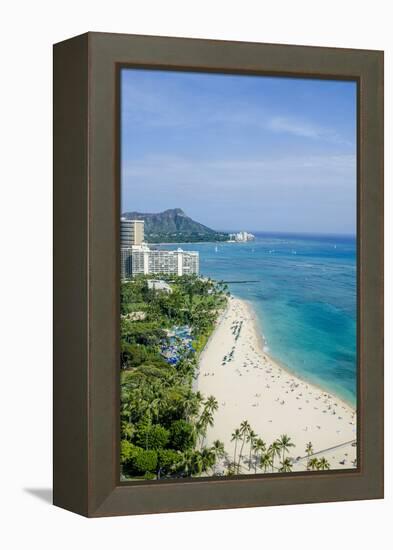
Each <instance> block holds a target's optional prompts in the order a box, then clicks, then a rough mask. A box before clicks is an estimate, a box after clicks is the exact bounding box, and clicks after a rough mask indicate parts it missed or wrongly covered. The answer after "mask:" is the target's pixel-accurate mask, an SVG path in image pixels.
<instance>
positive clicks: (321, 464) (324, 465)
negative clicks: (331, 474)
mask: <svg viewBox="0 0 393 550" xmlns="http://www.w3.org/2000/svg"><path fill="white" fill-rule="evenodd" d="M317 470H330V464H329V462H328V461H327V460H326V458H325V457H324V456H323V457H322V458H321V460H319V461H318V467H317Z"/></svg>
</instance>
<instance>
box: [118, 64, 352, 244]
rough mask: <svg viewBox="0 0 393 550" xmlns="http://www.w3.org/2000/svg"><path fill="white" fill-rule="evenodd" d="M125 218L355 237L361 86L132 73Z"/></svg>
mask: <svg viewBox="0 0 393 550" xmlns="http://www.w3.org/2000/svg"><path fill="white" fill-rule="evenodd" d="M121 86H122V87H121V94H122V101H121V135H122V147H121V157H122V159H121V174H122V178H121V179H122V181H121V184H122V210H123V211H127V210H137V211H142V212H160V211H162V210H165V209H167V208H182V209H183V210H184V211H185V212H186V213H187V214H188V215H189V216H191V217H192V218H194V219H196V220H197V221H200V222H201V223H204V224H206V225H208V226H210V227H213V228H214V229H223V230H231V229H245V230H249V231H253V230H254V231H258V230H259V231H283V232H310V233H352V234H354V233H355V228H356V85H355V83H353V82H340V81H326V80H325V81H324V80H315V79H294V78H281V77H257V76H238V75H219V74H200V73H186V72H174V71H153V70H139V69H123V70H122V81H121Z"/></svg>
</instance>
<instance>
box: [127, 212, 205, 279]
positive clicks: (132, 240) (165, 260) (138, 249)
mask: <svg viewBox="0 0 393 550" xmlns="http://www.w3.org/2000/svg"><path fill="white" fill-rule="evenodd" d="M120 246H121V250H120V254H121V278H122V279H129V278H131V277H133V276H135V275H150V274H160V273H161V274H165V275H191V274H198V273H199V253H198V252H188V251H185V250H182V249H181V248H178V249H177V250H160V249H151V248H149V246H147V244H145V243H144V221H143V220H127V219H125V218H121V221H120Z"/></svg>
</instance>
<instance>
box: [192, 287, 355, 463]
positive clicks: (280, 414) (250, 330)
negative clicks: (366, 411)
mask: <svg viewBox="0 0 393 550" xmlns="http://www.w3.org/2000/svg"><path fill="white" fill-rule="evenodd" d="M236 323H237V324H238V325H237V326H239V324H240V323H242V324H241V330H240V333H239V336H238V338H237V339H235V336H234V334H233V327H234V326H236ZM258 324H259V322H258V318H257V317H256V314H255V312H254V310H253V308H252V305H251V304H250V303H249V302H246V301H245V300H241V299H239V298H234V297H231V298H230V299H229V303H228V307H227V309H226V310H225V311H224V312H223V314H222V315H221V317H220V319H219V321H218V323H217V326H216V328H215V330H214V332H213V334H212V335H211V337H210V339H209V341H208V343H207V345H206V346H205V349H204V350H203V352H202V353H201V355H200V357H199V372H198V378H197V380H196V382H195V387H196V388H197V389H198V390H199V391H201V393H202V394H203V395H204V396H206V397H207V396H209V395H214V396H215V397H216V399H217V401H218V403H219V409H218V411H217V412H216V413H215V417H214V426H213V427H212V428H209V429H208V432H207V436H206V444H211V443H212V442H213V441H214V440H215V439H219V440H221V441H223V443H224V445H225V449H226V451H227V452H228V454H229V456H231V455H232V456H233V452H234V444H233V442H231V434H232V433H233V431H234V430H235V429H236V428H238V427H239V425H240V423H241V422H242V421H243V420H248V421H249V422H250V424H251V427H252V429H253V430H254V431H255V432H257V433H258V436H259V437H261V438H262V439H263V440H264V441H265V442H266V443H267V445H269V444H270V443H272V442H273V440H275V439H276V438H278V437H279V436H280V435H281V434H284V433H285V434H287V435H289V436H290V437H291V439H292V441H293V442H294V443H295V445H296V447H295V448H294V449H293V450H292V452H291V453H290V456H291V457H293V458H297V457H303V456H304V455H305V446H306V444H307V443H308V441H311V442H312V444H313V447H314V452H315V454H317V453H322V451H323V453H322V454H320V456H325V457H326V458H327V459H328V460H329V462H330V465H331V469H343V468H354V467H355V465H354V463H353V461H354V460H355V458H356V447H354V446H352V443H353V440H356V411H355V410H354V409H353V408H352V406H351V405H350V404H348V403H347V402H345V401H344V400H343V399H341V398H339V397H338V396H336V395H334V394H332V393H331V392H328V391H326V390H324V389H323V388H320V387H318V386H316V385H315V384H313V383H310V382H308V381H307V380H304V379H302V378H300V377H299V376H298V375H297V374H294V373H293V372H292V371H290V370H289V369H287V368H286V367H285V366H284V365H282V364H281V363H280V362H278V361H277V360H275V359H274V358H272V357H271V356H270V355H269V354H268V353H267V352H266V351H265V350H264V346H265V340H264V338H263V336H262V333H261V330H260V327H259V326H258ZM231 351H233V353H232V359H231V360H230V361H229V360H227V361H226V362H224V357H227V358H228V357H229V356H230V353H231ZM331 447H333V450H328V449H330V448H331ZM336 447H338V448H337V449H335V448H336ZM245 448H248V445H247V446H246V447H245ZM243 454H244V453H243ZM342 461H344V464H341V462H342ZM244 468H245V470H244V472H243V473H247V472H248V467H247V466H244ZM305 469H306V465H305V461H304V460H302V461H299V462H298V463H295V464H294V471H296V470H298V471H300V470H305ZM249 473H253V470H251V471H250V472H249Z"/></svg>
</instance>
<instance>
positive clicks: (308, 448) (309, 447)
mask: <svg viewBox="0 0 393 550" xmlns="http://www.w3.org/2000/svg"><path fill="white" fill-rule="evenodd" d="M306 453H307V456H308V457H310V456H311V455H312V454H314V449H313V446H312V443H311V441H309V442H308V443H307V445H306Z"/></svg>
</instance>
